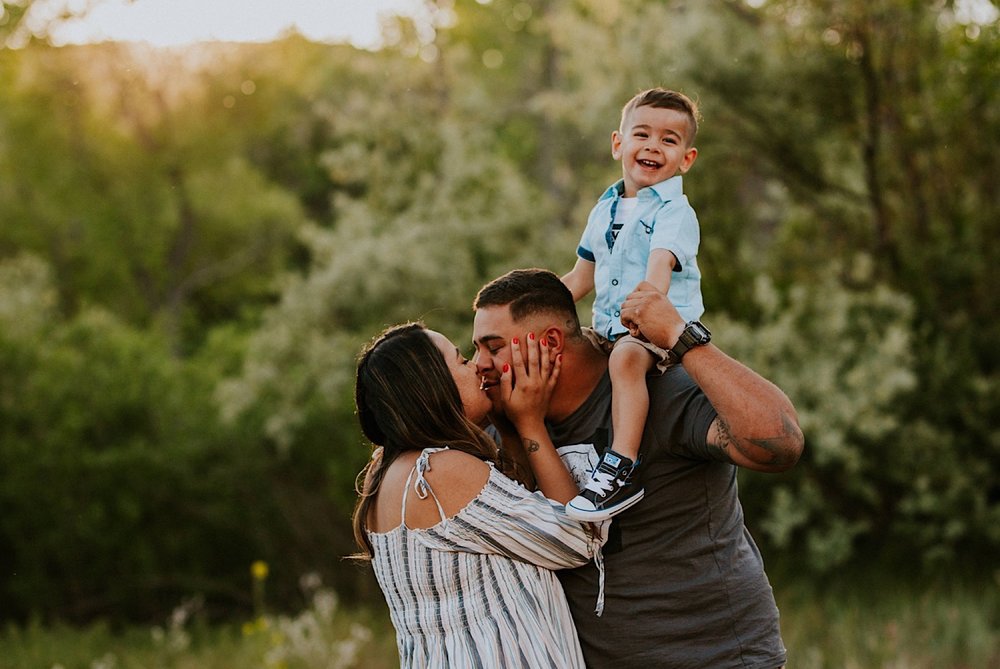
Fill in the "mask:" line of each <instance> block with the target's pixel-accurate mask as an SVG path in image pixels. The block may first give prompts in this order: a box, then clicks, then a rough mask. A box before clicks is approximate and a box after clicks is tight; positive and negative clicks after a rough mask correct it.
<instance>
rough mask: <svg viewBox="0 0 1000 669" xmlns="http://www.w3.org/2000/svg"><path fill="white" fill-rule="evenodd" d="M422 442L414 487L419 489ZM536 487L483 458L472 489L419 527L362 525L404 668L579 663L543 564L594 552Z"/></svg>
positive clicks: (566, 563) (565, 614)
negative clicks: (459, 504) (479, 484)
mask: <svg viewBox="0 0 1000 669" xmlns="http://www.w3.org/2000/svg"><path fill="white" fill-rule="evenodd" d="M438 450H441V449H425V450H424V451H423V453H422V454H421V455H420V458H419V459H418V460H417V464H416V467H414V470H413V471H411V472H410V476H409V477H408V478H407V479H406V485H407V487H409V485H410V481H411V480H412V479H413V477H414V474H416V480H415V481H414V489H415V491H416V492H417V494H418V496H420V497H421V498H426V496H427V495H428V494H430V495H431V497H433V498H434V501H435V502H437V497H436V496H435V495H434V491H433V490H431V489H430V487H429V486H428V485H427V481H426V479H425V478H424V472H425V471H426V470H427V469H429V468H430V459H429V456H430V455H431V454H432V453H434V452H437V451H438ZM563 509H564V507H563V505H562V504H559V503H558V502H554V501H552V500H549V499H547V498H546V497H545V496H544V495H542V494H541V493H540V492H535V493H531V492H528V490H526V489H525V488H524V487H523V486H522V485H521V484H520V483H517V482H516V481H513V480H511V479H509V478H507V477H506V476H504V475H503V474H501V473H500V472H499V471H498V470H496V469H495V468H493V466H492V464H491V465H490V475H489V479H488V480H487V482H486V485H485V486H484V487H483V490H482V492H480V493H479V495H478V496H477V497H476V498H475V499H474V500H473V501H471V502H470V503H469V504H468V505H466V507H465V508H464V509H462V510H461V511H460V512H459V513H458V514H457V515H455V516H453V517H452V518H448V519H446V518H445V516H444V512H443V510H442V509H441V505H440V504H438V510H439V513H441V518H442V520H441V522H439V523H438V524H436V525H434V526H433V527H430V528H427V529H410V528H408V527H406V525H405V518H406V495H405V494H404V495H403V511H402V513H403V518H404V522H403V523H402V524H401V525H400V526H399V527H396V528H395V529H393V530H390V531H389V532H383V533H376V532H368V537H369V539H370V540H371V542H372V546H373V547H374V551H375V553H374V557H373V559H372V563H373V566H374V568H375V576H376V578H377V579H378V582H379V585H380V586H381V587H382V592H383V593H384V594H385V599H386V602H387V603H388V605H389V612H390V616H391V618H392V623H393V625H394V626H395V628H396V643H397V645H398V647H399V662H400V666H401V667H403V668H404V669H406V668H409V667H421V668H423V667H429V668H433V667H461V668H463V669H464V668H466V667H483V668H493V667H524V668H531V669H539V668H541V667H553V668H563V667H581V668H582V667H584V662H583V655H582V653H581V651H580V643H579V641H578V639H577V635H576V628H575V627H574V626H573V619H572V617H571V616H570V612H569V606H568V605H567V603H566V597H565V595H564V594H563V590H562V586H560V584H559V581H558V579H557V578H556V576H555V574H554V573H553V572H552V571H551V570H553V569H562V568H567V567H578V566H580V565H582V564H585V563H586V562H587V561H588V560H589V559H590V558H591V557H592V556H593V554H594V551H595V550H599V542H598V541H597V540H595V539H593V538H592V537H591V536H590V535H589V533H588V532H587V530H586V528H585V526H583V525H581V524H580V523H577V522H575V521H572V520H570V519H569V518H567V517H566V514H565V511H564V510H563Z"/></svg>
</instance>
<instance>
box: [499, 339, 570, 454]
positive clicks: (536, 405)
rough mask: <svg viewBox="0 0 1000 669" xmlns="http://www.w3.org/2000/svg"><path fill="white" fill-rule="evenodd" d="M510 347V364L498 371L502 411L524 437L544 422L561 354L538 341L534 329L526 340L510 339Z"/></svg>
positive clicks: (557, 375) (557, 376) (560, 363)
mask: <svg viewBox="0 0 1000 669" xmlns="http://www.w3.org/2000/svg"><path fill="white" fill-rule="evenodd" d="M510 347H511V364H510V365H504V368H503V371H502V372H501V374H500V401H501V403H502V404H503V410H504V413H506V415H507V417H508V418H510V420H511V422H512V423H513V424H514V427H515V428H517V431H518V432H519V433H520V434H521V435H522V436H524V434H525V432H526V431H527V430H529V429H531V428H535V427H538V426H540V425H543V424H544V422H545V413H546V411H547V410H548V408H549V398H550V397H551V396H552V391H553V389H554V388H555V385H556V379H558V378H559V369H560V367H561V365H562V356H558V355H556V356H553V355H551V354H550V352H549V347H548V344H547V342H545V341H544V340H543V341H541V342H539V341H538V340H537V338H536V337H535V334H534V333H533V332H532V333H529V334H528V338H527V341H526V342H521V341H520V340H519V339H517V338H514V339H512V340H511V342H510ZM522 349H527V350H526V351H525V350H522Z"/></svg>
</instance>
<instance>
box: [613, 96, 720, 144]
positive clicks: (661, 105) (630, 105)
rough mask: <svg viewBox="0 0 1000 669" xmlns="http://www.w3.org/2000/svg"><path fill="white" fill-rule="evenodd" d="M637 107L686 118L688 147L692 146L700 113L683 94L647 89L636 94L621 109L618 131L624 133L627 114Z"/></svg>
mask: <svg viewBox="0 0 1000 669" xmlns="http://www.w3.org/2000/svg"><path fill="white" fill-rule="evenodd" d="M639 107H656V108H657V109H673V110H674V111H679V112H681V113H682V114H684V115H686V116H687V117H688V125H689V126H690V129H691V136H690V137H688V146H691V145H692V144H694V138H695V135H697V134H698V120H699V119H700V117H701V113H700V112H699V111H698V105H697V104H696V103H695V102H694V100H692V99H691V98H689V97H688V96H686V95H684V94H683V93H679V92H677V91H671V90H667V89H666V88H649V89H647V90H644V91H641V92H639V93H636V95H635V96H634V97H633V98H632V99H631V100H629V101H628V102H626V103H625V106H624V107H622V119H621V124H620V125H619V126H618V129H619V130H620V131H621V132H625V123H626V122H627V119H628V116H629V114H631V113H632V112H633V111H634V110H636V109H638V108H639Z"/></svg>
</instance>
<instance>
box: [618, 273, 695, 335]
mask: <svg viewBox="0 0 1000 669" xmlns="http://www.w3.org/2000/svg"><path fill="white" fill-rule="evenodd" d="M621 312H622V315H621V321H622V325H624V326H625V327H627V328H628V330H629V333H631V334H632V336H633V337H636V336H640V335H641V338H642V339H646V340H647V341H650V342H652V343H654V344H656V345H657V346H659V347H660V348H663V349H671V348H673V347H674V345H675V344H677V340H678V339H679V338H680V336H681V333H682V332H683V331H684V325H685V323H684V319H683V318H681V315H680V313H678V311H677V308H676V307H674V305H673V304H671V303H670V300H668V299H667V296H666V295H664V294H663V293H661V292H660V291H658V290H657V289H656V286H654V285H653V284H651V283H649V282H648V281H643V282H642V283H640V284H639V285H638V286H636V287H635V290H633V291H632V292H631V293H630V294H629V296H628V297H627V298H625V301H624V302H623V303H622V308H621Z"/></svg>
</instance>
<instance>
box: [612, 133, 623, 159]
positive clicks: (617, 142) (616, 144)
mask: <svg viewBox="0 0 1000 669" xmlns="http://www.w3.org/2000/svg"><path fill="white" fill-rule="evenodd" d="M611 157H612V158H614V159H615V160H621V159H622V134H621V133H620V132H618V131H617V130H615V131H614V132H612V133H611Z"/></svg>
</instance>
